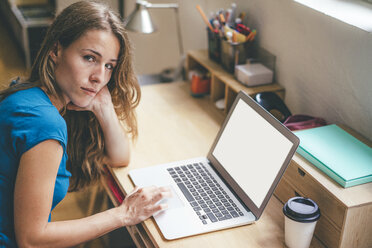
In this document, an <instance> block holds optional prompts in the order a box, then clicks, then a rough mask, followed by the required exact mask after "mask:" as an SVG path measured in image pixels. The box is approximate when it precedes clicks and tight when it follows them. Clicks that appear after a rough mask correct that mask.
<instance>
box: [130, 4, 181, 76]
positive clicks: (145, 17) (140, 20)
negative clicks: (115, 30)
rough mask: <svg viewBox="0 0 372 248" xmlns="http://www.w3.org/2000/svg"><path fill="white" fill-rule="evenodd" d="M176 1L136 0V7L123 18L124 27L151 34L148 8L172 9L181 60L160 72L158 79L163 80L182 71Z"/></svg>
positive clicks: (152, 28) (151, 28)
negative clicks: (148, 0) (152, 1)
mask: <svg viewBox="0 0 372 248" xmlns="http://www.w3.org/2000/svg"><path fill="white" fill-rule="evenodd" d="M178 7H179V6H178V4H177V3H159V4H152V3H149V2H147V1H144V0H137V2H136V7H135V9H134V10H133V12H132V13H131V14H130V15H129V16H128V17H127V18H126V19H125V20H124V24H125V27H126V29H128V30H130V31H134V32H137V33H144V34H151V33H153V32H155V31H156V27H155V25H154V24H153V21H152V20H151V16H150V13H149V11H148V9H174V11H175V14H176V25H177V36H178V48H179V52H180V56H181V62H180V64H179V66H178V67H177V68H176V69H166V70H164V71H163V72H162V73H161V74H160V80H161V81H163V82H171V81H174V80H175V79H177V78H178V76H180V75H181V73H182V68H183V62H184V53H183V45H182V36H181V30H180V20H179V15H178Z"/></svg>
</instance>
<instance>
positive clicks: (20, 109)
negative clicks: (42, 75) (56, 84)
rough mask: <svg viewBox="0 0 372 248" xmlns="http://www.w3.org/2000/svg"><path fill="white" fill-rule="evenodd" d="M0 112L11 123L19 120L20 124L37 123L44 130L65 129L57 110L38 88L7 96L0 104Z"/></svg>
mask: <svg viewBox="0 0 372 248" xmlns="http://www.w3.org/2000/svg"><path fill="white" fill-rule="evenodd" d="M0 112H2V114H3V115H5V116H3V117H7V118H9V120H10V121H12V122H14V121H16V122H17V120H20V119H21V121H22V122H29V124H31V123H30V122H33V123H38V125H41V126H44V127H46V128H47V127H50V126H54V127H57V126H59V127H60V128H63V129H65V128H66V127H65V125H66V123H65V121H64V119H63V117H62V116H61V115H60V114H59V111H58V110H57V108H55V107H54V105H53V104H52V102H51V101H50V100H49V97H48V96H47V95H46V94H45V93H44V91H43V90H41V89H40V88H38V87H34V88H30V89H26V90H20V91H17V92H15V93H13V94H11V95H9V96H8V97H7V98H5V99H4V100H3V101H2V102H1V103H0ZM0 115H1V114H0Z"/></svg>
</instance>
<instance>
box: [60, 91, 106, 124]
mask: <svg viewBox="0 0 372 248" xmlns="http://www.w3.org/2000/svg"><path fill="white" fill-rule="evenodd" d="M108 107H112V108H113V104H112V100H111V94H110V91H109V90H108V88H107V86H104V87H103V88H102V89H101V90H100V91H99V92H98V93H97V95H96V96H95V97H94V98H93V99H92V101H91V102H90V103H89V105H87V106H86V107H79V106H76V105H75V104H73V103H72V102H70V103H69V104H68V105H67V109H68V110H74V111H91V112H93V113H94V114H95V115H96V116H97V115H102V114H103V112H104V111H105V110H104V109H107V108H108ZM97 117H98V116H97Z"/></svg>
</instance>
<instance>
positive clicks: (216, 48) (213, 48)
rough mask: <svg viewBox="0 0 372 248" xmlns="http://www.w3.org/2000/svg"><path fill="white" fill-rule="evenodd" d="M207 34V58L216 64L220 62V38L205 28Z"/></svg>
mask: <svg viewBox="0 0 372 248" xmlns="http://www.w3.org/2000/svg"><path fill="white" fill-rule="evenodd" d="M207 33H208V55H209V58H210V59H211V60H213V61H215V62H217V63H220V62H221V37H220V36H219V34H218V33H214V32H212V31H211V30H210V29H209V28H207Z"/></svg>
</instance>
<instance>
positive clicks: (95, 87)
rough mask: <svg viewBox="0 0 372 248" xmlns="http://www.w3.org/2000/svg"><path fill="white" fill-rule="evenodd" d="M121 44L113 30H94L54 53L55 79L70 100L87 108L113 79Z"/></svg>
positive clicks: (65, 97)
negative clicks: (112, 75)
mask: <svg viewBox="0 0 372 248" xmlns="http://www.w3.org/2000/svg"><path fill="white" fill-rule="evenodd" d="M119 49H120V43H119V40H118V39H117V38H116V36H115V35H114V34H113V33H112V32H109V31H103V30H90V31H87V32H86V33H85V34H84V35H82V36H81V37H80V38H79V39H77V40H76V41H74V42H73V43H71V44H70V46H68V47H66V48H63V47H62V46H61V45H60V44H58V45H57V49H56V50H57V51H53V52H52V53H51V54H50V55H51V57H52V59H53V61H54V62H55V78H56V82H57V84H58V86H59V87H60V88H61V90H62V94H63V97H64V99H65V101H66V103H69V102H72V103H73V104H74V105H76V106H79V107H86V106H87V105H88V104H89V103H90V102H91V101H92V99H93V98H94V97H95V96H96V94H97V93H98V92H99V91H100V90H101V89H102V88H103V87H104V86H105V85H107V83H108V82H109V80H110V78H111V74H112V72H113V70H114V68H115V66H116V63H117V60H118V56H119Z"/></svg>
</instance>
